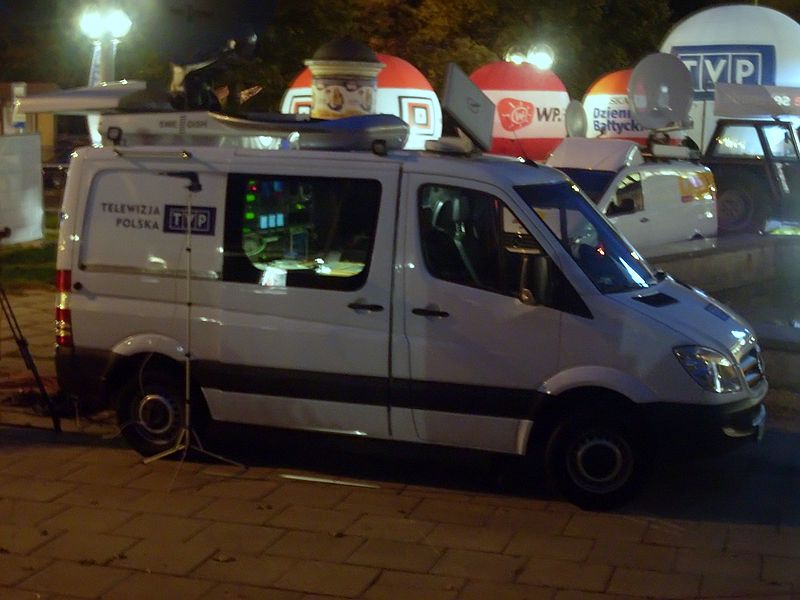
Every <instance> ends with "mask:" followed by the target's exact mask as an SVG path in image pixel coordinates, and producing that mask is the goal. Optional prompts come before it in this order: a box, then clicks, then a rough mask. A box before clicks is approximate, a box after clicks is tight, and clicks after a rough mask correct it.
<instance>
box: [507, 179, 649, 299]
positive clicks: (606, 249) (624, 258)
mask: <svg viewBox="0 0 800 600" xmlns="http://www.w3.org/2000/svg"><path fill="white" fill-rule="evenodd" d="M514 189H515V190H516V191H517V193H518V194H519V195H520V196H521V197H522V199H523V200H524V201H525V203H526V204H527V205H528V206H529V207H530V208H531V209H533V212H534V213H535V214H536V215H537V216H538V217H539V218H540V219H541V220H542V221H543V222H544V224H545V225H547V227H548V228H549V229H550V231H552V232H553V235H555V236H556V238H558V240H559V241H560V242H561V245H562V246H563V247H564V248H565V249H566V250H567V252H568V253H569V255H570V256H571V257H572V258H573V260H574V261H575V262H576V263H578V266H580V268H581V269H582V270H583V272H584V273H586V275H587V276H588V277H589V279H591V280H592V283H594V284H595V286H597V289H599V290H600V291H601V292H602V293H604V294H614V293H618V292H627V291H633V290H638V289H641V288H646V287H649V286H651V285H654V284H655V283H656V278H655V276H654V275H653V272H652V271H651V269H650V267H649V265H648V264H647V263H646V262H645V261H644V259H643V258H642V257H641V256H639V254H638V253H637V252H636V251H635V250H634V249H633V248H631V247H630V246H629V245H628V243H627V242H625V241H623V240H622V238H620V237H619V235H618V234H617V233H616V232H615V231H614V229H613V228H612V227H611V226H610V225H609V224H608V222H607V221H606V220H605V219H604V218H603V216H602V215H600V213H598V212H597V210H595V209H594V207H593V206H591V205H590V204H589V203H588V202H586V199H585V198H584V197H583V196H582V195H581V193H580V191H579V190H578V187H577V186H575V185H573V184H571V183H570V182H567V181H563V182H558V183H550V184H544V185H542V184H538V185H521V186H515V187H514Z"/></svg>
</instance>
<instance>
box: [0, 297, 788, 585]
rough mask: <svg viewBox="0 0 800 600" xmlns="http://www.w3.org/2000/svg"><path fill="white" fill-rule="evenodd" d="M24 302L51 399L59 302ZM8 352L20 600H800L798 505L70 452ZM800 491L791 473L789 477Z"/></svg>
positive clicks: (13, 572) (10, 560) (5, 499)
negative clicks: (620, 503)
mask: <svg viewBox="0 0 800 600" xmlns="http://www.w3.org/2000/svg"><path fill="white" fill-rule="evenodd" d="M11 300H12V303H13V306H14V308H15V310H16V312H17V316H18V318H19V321H20V323H21V325H22V327H23V331H24V332H25V333H26V335H28V336H29V340H30V341H31V348H32V351H33V354H34V356H35V358H36V359H37V363H38V365H39V368H40V370H41V371H42V373H43V375H44V376H45V378H46V380H47V382H48V385H49V386H51V387H52V386H54V381H53V378H52V376H53V366H52V356H51V352H52V349H51V344H52V330H51V329H52V316H51V314H52V292H30V291H29V292H27V293H26V294H25V295H24V296H12V297H11ZM7 334H8V330H7V328H5V327H4V328H2V330H0V398H3V397H5V399H6V401H5V402H2V403H0V599H2V600H7V599H8V600H15V599H17V598H26V599H33V598H40V599H45V600H55V599H59V600H67V599H76V598H104V599H109V600H123V599H139V598H141V599H149V598H176V599H216V598H230V599H233V598H245V599H246V598H254V599H255V598H259V599H261V598H269V599H280V600H284V599H285V600H301V599H302V600H312V599H318V600H321V599H322V598H327V599H329V600H330V599H332V598H359V599H369V600H382V599H390V598H414V599H417V598H419V599H432V600H438V599H442V600H449V599H458V600H473V599H474V600H478V599H480V600H484V599H488V600H495V599H497V600H504V599H509V600H521V599H528V600H538V599H545V600H601V599H618V600H619V599H629V600H630V599H632V598H677V599H685V598H707V599H708V598H716V599H722V598H725V599H734V598H737V599H741V598H765V599H766V598H769V599H770V600H789V599H800V517H798V513H800V510H798V511H795V512H791V510H792V509H791V507H792V506H793V504H794V505H797V503H798V501H797V500H793V499H792V498H783V499H780V501H781V502H783V503H784V504H777V505H776V506H777V508H776V509H775V510H774V511H771V512H766V513H764V515H766V516H761V515H756V514H752V515H751V514H750V513H748V512H747V509H746V508H741V509H740V510H736V509H735V508H734V509H730V510H731V511H733V512H729V513H726V512H724V511H723V512H721V513H720V515H719V516H716V517H715V516H714V515H715V512H714V510H713V509H711V510H705V511H703V510H702V502H698V503H697V504H698V505H699V506H700V508H698V510H699V511H700V512H699V513H698V515H699V516H696V515H694V514H693V513H692V511H691V509H690V508H689V505H690V504H692V498H693V497H694V496H693V494H694V493H695V492H694V490H693V488H692V486H694V487H695V488H701V487H702V481H701V482H700V483H698V481H695V480H691V481H687V483H686V486H685V489H684V490H683V491H684V493H685V495H683V496H680V498H679V499H677V500H676V502H677V503H683V504H685V506H684V507H674V506H673V507H668V508H663V507H662V506H661V505H660V504H659V502H658V499H657V498H656V499H655V500H654V499H653V498H652V496H658V494H659V493H660V492H659V490H658V489H656V490H655V491H653V492H652V493H651V499H650V500H648V502H650V503H649V504H647V503H645V504H643V505H640V506H639V507H638V508H637V507H633V508H631V509H625V510H622V511H619V512H614V513H594V512H588V511H581V510H579V509H577V508H575V507H574V506H572V505H570V504H567V503H564V502H562V501H560V500H558V499H554V498H552V497H549V496H548V495H546V494H540V493H534V494H532V495H527V496H526V495H520V494H515V493H504V492H503V491H502V490H500V491H498V490H495V489H492V488H489V489H477V490H475V489H472V488H471V487H470V486H452V485H446V484H442V485H435V484H434V485H431V484H429V483H428V482H426V481H418V480H414V479H413V478H411V479H407V480H403V478H400V480H397V479H392V478H390V477H386V478H385V479H384V478H383V477H374V476H371V475H370V476H358V475H356V476H339V475H332V474H331V473H316V472H314V470H313V465H311V467H310V468H309V467H305V468H297V467H295V466H291V465H290V466H288V467H287V466H285V465H283V464H281V462H280V460H278V461H276V462H273V463H269V462H267V463H266V464H261V463H257V464H255V466H252V465H251V466H249V467H248V468H247V469H246V470H242V469H239V468H236V467H232V466H227V465H220V464H215V463H213V462H204V461H199V460H194V459H192V460H186V461H182V460H179V459H172V460H162V461H158V462H154V463H152V464H149V465H144V464H142V462H141V460H140V458H139V457H138V455H137V454H135V453H134V452H133V451H132V450H130V449H128V448H127V446H126V445H125V444H124V442H123V441H122V440H121V439H120V438H119V436H118V431H117V429H116V427H115V425H114V421H113V418H111V416H110V415H108V414H102V413H101V414H99V415H94V416H93V417H92V418H88V417H86V416H84V415H79V418H78V419H77V420H75V419H73V418H71V417H70V418H64V420H63V427H64V431H63V432H62V433H61V434H56V433H54V432H52V431H51V430H50V421H49V418H48V417H46V416H42V415H38V414H36V412H35V411H34V410H32V409H31V407H30V406H29V405H25V404H24V403H19V404H18V405H15V404H14V403H13V402H9V401H8V397H9V396H10V395H12V394H13V393H15V392H18V391H19V389H20V388H24V387H26V386H30V380H29V377H28V376H27V374H26V373H25V372H24V368H23V367H24V366H23V365H22V363H21V361H20V360H19V358H18V357H16V356H15V351H14V344H13V341H11V340H9V338H8V337H7ZM48 348H49V349H48ZM782 435H784V434H782ZM796 438H797V434H794V433H791V432H790V430H787V433H785V435H784V438H782V439H784V442H785V443H786V444H788V445H789V446H790V447H791V446H792V445H793V446H794V447H797V446H796ZM748 456H750V455H748ZM745 459H747V457H745ZM748 460H750V462H749V463H747V460H744V459H743V464H744V463H747V464H752V463H753V462H754V461H755V464H757V461H758V456H757V455H755V458H752V459H748ZM716 464H717V463H711V466H710V467H709V472H711V473H713V469H714V468H715V467H714V465H716ZM793 464H794V465H796V463H793ZM747 468H749V467H747V466H746V465H745V466H742V470H743V473H744V471H746V470H747ZM798 473H800V471H798V469H797V468H796V466H791V467H787V473H786V477H787V478H794V479H797V478H798ZM704 477H705V471H702V470H701V471H698V472H697V473H696V478H697V479H701V480H702V479H703V478H704ZM298 478H299V479H298ZM303 479H311V481H307V480H303ZM743 479H745V476H744V475H743ZM711 483H713V482H710V483H709V485H711ZM792 486H794V487H792ZM673 489H681V487H680V485H678V487H674V488H673ZM781 489H784V488H781ZM785 489H786V490H797V489H798V487H797V484H796V482H795V483H792V482H789V483H787V487H786V488H785ZM714 498H715V499H716V500H715V501H718V498H719V496H715V497H714ZM795 498H797V496H795ZM776 501H777V500H776ZM792 503H793V504H792ZM666 504H667V505H668V504H669V501H666ZM642 506H644V508H642ZM787 506H788V507H790V509H789V511H788V512H787V510H786V508H785V507H787Z"/></svg>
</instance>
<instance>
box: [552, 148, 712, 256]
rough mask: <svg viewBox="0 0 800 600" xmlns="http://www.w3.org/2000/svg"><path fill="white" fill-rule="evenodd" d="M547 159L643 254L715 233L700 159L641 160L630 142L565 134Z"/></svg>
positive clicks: (708, 179) (709, 191)
mask: <svg viewBox="0 0 800 600" xmlns="http://www.w3.org/2000/svg"><path fill="white" fill-rule="evenodd" d="M662 148H663V150H670V149H671V148H670V147H662ZM676 150H679V149H677V148H676ZM684 150H685V149H684ZM547 164H548V165H549V166H551V167H556V168H558V169H560V170H562V171H564V173H566V174H567V175H569V176H570V178H571V179H572V180H573V181H574V182H575V183H577V184H578V185H579V186H580V188H581V189H582V190H583V191H584V193H586V195H587V196H589V198H590V199H591V200H592V201H593V202H594V203H595V204H596V205H597V208H598V210H599V211H600V212H602V213H603V214H604V215H606V217H608V220H609V221H611V223H612V224H613V225H614V227H616V229H617V231H619V232H620V233H621V234H622V235H624V236H625V237H626V238H627V239H628V241H629V242H631V244H633V246H634V247H635V248H636V249H637V250H639V251H640V252H641V253H642V254H644V255H645V256H657V255H659V254H663V253H664V252H666V251H669V250H670V249H671V247H673V246H671V245H674V244H675V243H676V242H683V241H686V240H694V239H701V238H715V237H716V236H717V194H716V185H715V182H714V175H713V174H712V173H711V170H710V169H709V168H708V167H704V166H703V165H701V164H698V163H693V162H690V161H687V160H663V159H661V160H658V159H656V160H652V161H645V159H644V157H643V155H642V152H641V150H640V149H639V146H638V145H637V144H636V143H634V142H631V141H627V140H616V139H596V138H595V139H586V138H566V139H565V140H564V141H563V142H561V144H559V146H558V147H557V148H556V149H555V150H554V151H553V153H552V155H551V156H550V157H548V159H547Z"/></svg>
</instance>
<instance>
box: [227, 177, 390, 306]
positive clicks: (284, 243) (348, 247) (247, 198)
mask: <svg viewBox="0 0 800 600" xmlns="http://www.w3.org/2000/svg"><path fill="white" fill-rule="evenodd" d="M380 197H381V184H380V182H378V181H374V180H369V179H350V178H347V179H339V178H333V177H298V176H275V175H246V174H231V175H230V177H229V179H228V190H227V207H226V214H225V248H224V254H225V260H224V266H223V279H225V280H227V281H242V282H247V283H256V284H260V285H263V286H288V287H307V288H320V289H333V290H355V289H358V288H360V287H361V286H362V285H364V282H365V281H366V278H367V274H368V271H369V261H370V257H371V255H372V246H373V242H374V241H375V229H376V226H377V223H378V207H379V205H380Z"/></svg>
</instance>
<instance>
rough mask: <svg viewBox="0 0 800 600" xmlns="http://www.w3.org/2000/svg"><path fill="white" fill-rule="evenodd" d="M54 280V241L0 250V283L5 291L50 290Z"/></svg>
mask: <svg viewBox="0 0 800 600" xmlns="http://www.w3.org/2000/svg"><path fill="white" fill-rule="evenodd" d="M55 279H56V241H55V240H45V241H43V242H41V243H40V244H36V245H24V246H11V247H8V248H0V283H1V284H2V285H3V287H4V288H5V289H6V290H17V289H24V288H52V287H53V286H54V285H55Z"/></svg>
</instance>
